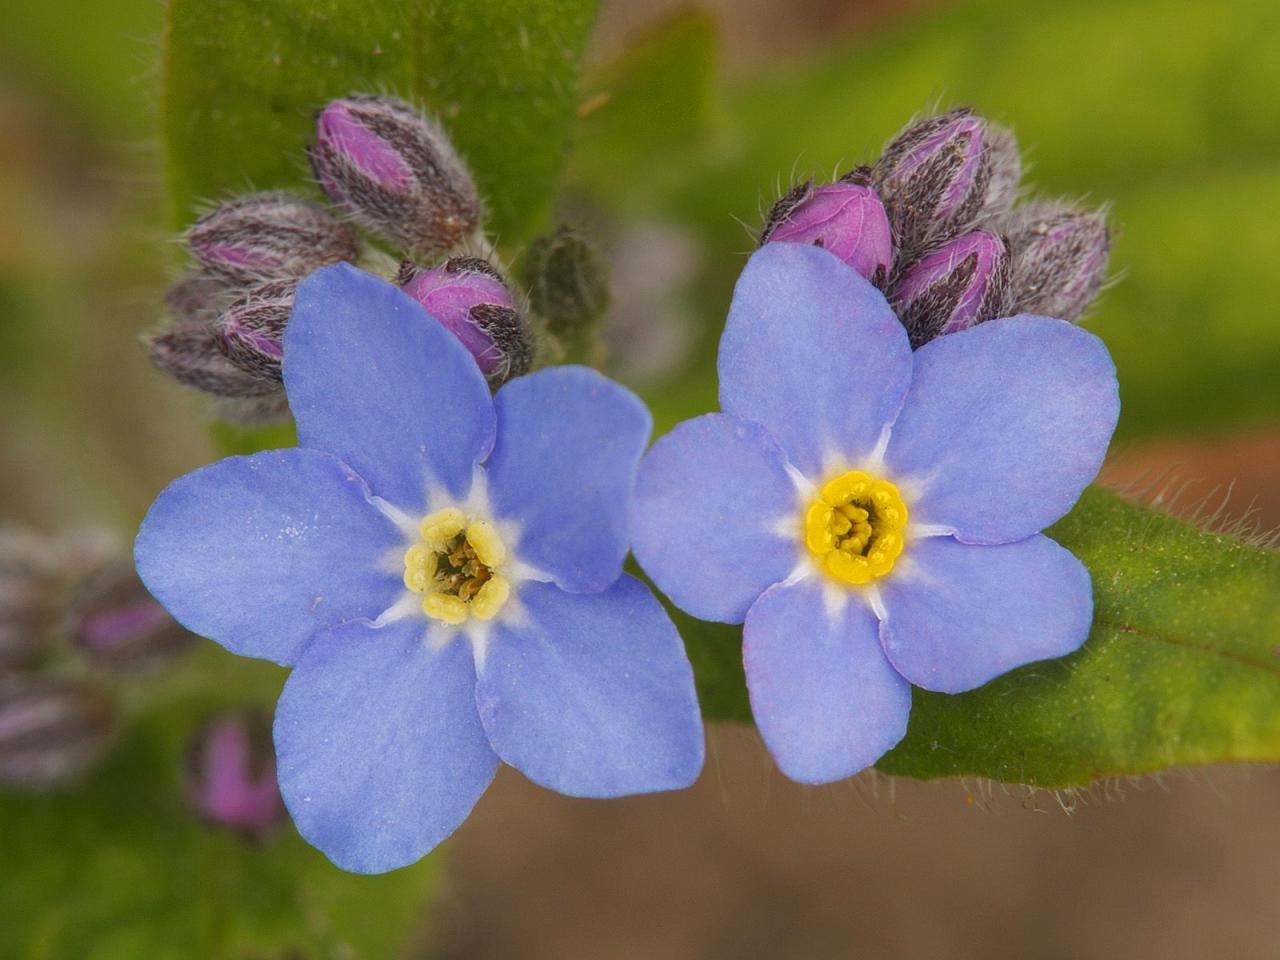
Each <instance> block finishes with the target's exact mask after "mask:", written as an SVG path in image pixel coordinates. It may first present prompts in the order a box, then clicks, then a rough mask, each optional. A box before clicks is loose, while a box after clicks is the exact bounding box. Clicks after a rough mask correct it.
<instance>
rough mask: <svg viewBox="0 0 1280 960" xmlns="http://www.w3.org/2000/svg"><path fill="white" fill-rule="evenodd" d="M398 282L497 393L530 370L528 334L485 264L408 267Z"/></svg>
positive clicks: (458, 261) (472, 260)
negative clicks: (451, 337)
mask: <svg viewBox="0 0 1280 960" xmlns="http://www.w3.org/2000/svg"><path fill="white" fill-rule="evenodd" d="M397 282H398V283H400V284H401V286H402V287H403V289H404V292H405V293H407V294H409V296H411V297H413V299H415V300H417V301H418V302H419V303H420V304H422V305H423V306H424V307H425V308H426V310H427V313H429V314H431V316H433V317H435V319H436V320H438V321H439V322H440V323H442V324H443V325H444V326H446V327H447V328H448V329H449V330H450V331H451V332H452V333H453V335H454V336H455V337H457V338H458V339H459V340H461V341H462V345H463V346H465V347H466V348H467V349H468V350H469V351H471V355H472V356H473V357H475V358H476V363H477V364H478V365H479V366H480V372H481V373H483V374H484V375H485V378H486V379H487V380H488V381H489V385H490V386H491V387H493V388H494V389H495V390H496V389H497V388H498V387H499V386H501V385H502V384H503V383H505V382H506V381H508V380H510V379H511V378H512V377H518V376H520V374H522V373H525V372H526V371H527V370H528V369H529V364H530V362H531V361H532V359H533V340H532V337H531V336H530V333H529V329H528V327H527V326H526V325H525V322H524V319H523V318H522V317H521V316H520V313H519V311H518V310H516V305H515V300H514V299H513V298H512V296H511V291H510V290H508V289H507V287H506V284H504V283H503V282H502V279H501V278H500V276H499V275H498V272H497V271H496V270H494V269H493V267H492V266H490V264H489V263H488V261H485V260H481V259H480V258H478V257H454V258H452V259H450V260H448V261H446V262H445V263H444V264H443V265H442V266H439V267H432V268H431V269H429V270H421V269H420V268H418V267H416V266H414V265H413V264H411V263H406V264H404V265H403V266H402V267H401V269H400V276H399V277H398V278H397Z"/></svg>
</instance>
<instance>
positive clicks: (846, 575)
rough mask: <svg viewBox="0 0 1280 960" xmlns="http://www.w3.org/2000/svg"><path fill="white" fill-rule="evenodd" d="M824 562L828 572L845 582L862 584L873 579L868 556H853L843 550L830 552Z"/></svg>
mask: <svg viewBox="0 0 1280 960" xmlns="http://www.w3.org/2000/svg"><path fill="white" fill-rule="evenodd" d="M823 562H824V564H825V565H826V569H827V572H828V573H829V574H831V575H832V576H833V577H835V578H836V579H837V580H843V581H844V582H845V583H854V584H861V583H867V582H868V581H869V580H870V579H871V567H870V565H869V564H868V563H867V558H866V557H852V556H850V555H849V554H847V553H845V552H844V551H843V550H833V551H832V552H831V553H828V554H827V555H826V557H825V558H823Z"/></svg>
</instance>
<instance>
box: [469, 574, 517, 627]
mask: <svg viewBox="0 0 1280 960" xmlns="http://www.w3.org/2000/svg"><path fill="white" fill-rule="evenodd" d="M509 596H511V584H509V583H508V582H507V578H506V577H491V578H490V579H489V581H488V582H487V583H486V584H485V585H484V586H483V587H481V588H480V592H479V593H477V594H476V595H475V597H474V598H473V599H472V601H471V615H472V616H473V617H475V618H476V619H477V620H492V619H493V618H494V617H495V616H497V615H498V611H499V610H501V609H502V606H503V604H505V603H506V602H507V598H508V597H509Z"/></svg>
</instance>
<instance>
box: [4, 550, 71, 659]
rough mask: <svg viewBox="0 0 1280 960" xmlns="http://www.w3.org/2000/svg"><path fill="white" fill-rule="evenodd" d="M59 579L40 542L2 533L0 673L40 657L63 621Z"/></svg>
mask: <svg viewBox="0 0 1280 960" xmlns="http://www.w3.org/2000/svg"><path fill="white" fill-rule="evenodd" d="M61 579H62V578H61V577H60V576H59V572H58V569H57V561H56V557H55V556H54V553H53V551H52V550H51V549H50V546H49V544H48V542H47V541H46V540H45V539H44V538H42V537H40V536H38V535H37V534H35V533H32V532H29V531H27V530H21V529H3V530H0V670H3V669H4V668H6V667H13V666H19V665H22V664H25V663H28V662H29V661H31V660H33V659H35V658H36V657H38V656H39V655H40V654H41V653H42V652H43V651H44V649H45V647H46V645H47V641H48V640H49V636H50V634H51V632H52V630H53V627H54V626H55V625H56V623H57V621H58V618H59V616H60V615H61V597H62V582H61Z"/></svg>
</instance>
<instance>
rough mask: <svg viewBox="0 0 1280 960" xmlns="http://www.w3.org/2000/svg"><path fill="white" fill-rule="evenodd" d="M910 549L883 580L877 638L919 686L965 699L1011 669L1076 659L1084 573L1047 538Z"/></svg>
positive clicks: (1081, 636) (1087, 592) (926, 542)
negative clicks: (882, 614)
mask: <svg viewBox="0 0 1280 960" xmlns="http://www.w3.org/2000/svg"><path fill="white" fill-rule="evenodd" d="M907 550H908V551H909V552H908V553H904V554H903V559H902V562H901V567H900V569H898V570H895V571H894V572H893V574H891V575H890V576H888V577H886V578H885V579H884V580H882V581H881V584H882V586H881V588H880V595H881V597H882V599H883V601H884V606H885V610H886V612H887V617H886V619H885V621H884V623H883V624H882V625H881V627H880V639H881V642H882V643H883V644H884V650H885V653H886V655H887V656H888V657H889V660H890V661H891V662H892V663H893V665H894V667H896V668H897V670H898V672H899V673H901V674H902V675H903V676H904V677H906V678H907V679H908V680H910V681H911V682H912V683H914V684H916V686H920V687H924V688H925V689H926V690H937V691H939V692H941V693H963V692H964V691H965V690H972V689H973V688H974V687H980V686H982V684H984V683H986V682H987V681H988V680H991V679H992V678H994V677H998V676H1000V674H1002V673H1005V672H1006V671H1008V670H1012V669H1013V668H1014V667H1020V666H1022V665H1023V664H1025V663H1031V662H1032V661H1035V660H1046V659H1048V658H1050V657H1062V656H1065V655H1067V654H1068V653H1073V652H1075V651H1076V650H1078V649H1079V648H1080V645H1081V644H1082V643H1084V641H1085V638H1086V637H1088V635H1089V625H1090V623H1091V621H1092V619H1093V588H1092V585H1091V584H1090V581H1089V571H1088V570H1086V569H1085V567H1084V564H1082V563H1081V562H1080V561H1079V560H1077V559H1076V558H1075V557H1074V556H1073V555H1072V554H1071V552H1070V551H1068V550H1065V549H1063V548H1062V547H1060V546H1058V544H1056V543H1054V542H1053V541H1052V540H1050V539H1049V538H1048V537H1044V536H1039V535H1037V536H1034V537H1031V538H1029V539H1027V540H1022V541H1020V542H1018V543H1008V544H1001V545H998V546H974V545H972V544H965V543H959V542H957V541H955V540H953V539H951V538H950V537H929V538H926V539H923V540H916V541H914V542H913V543H911V544H910V545H909V546H908V547H907Z"/></svg>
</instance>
